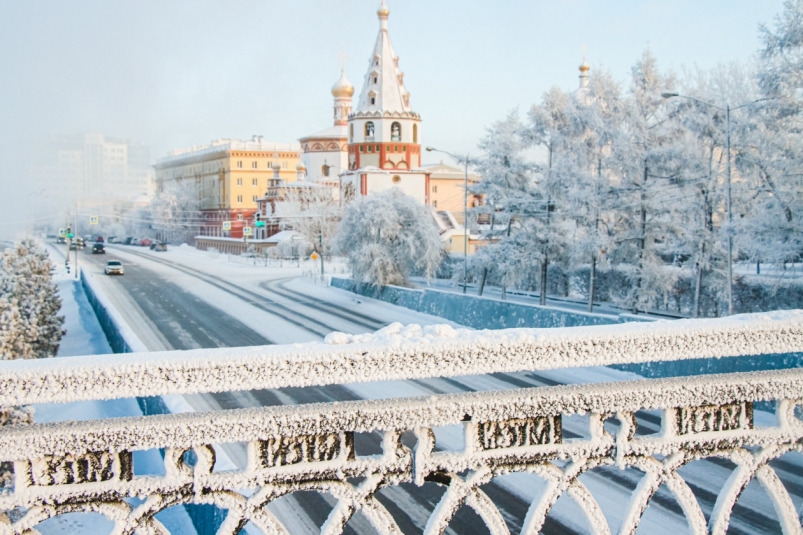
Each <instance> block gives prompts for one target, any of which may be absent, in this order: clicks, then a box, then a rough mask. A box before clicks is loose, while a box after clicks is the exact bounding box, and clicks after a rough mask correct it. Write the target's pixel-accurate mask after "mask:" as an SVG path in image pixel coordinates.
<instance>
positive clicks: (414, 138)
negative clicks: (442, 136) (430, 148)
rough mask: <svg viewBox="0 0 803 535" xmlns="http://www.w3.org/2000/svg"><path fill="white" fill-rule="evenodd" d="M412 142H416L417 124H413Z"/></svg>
mask: <svg viewBox="0 0 803 535" xmlns="http://www.w3.org/2000/svg"><path fill="white" fill-rule="evenodd" d="M413 143H418V125H417V124H414V125H413Z"/></svg>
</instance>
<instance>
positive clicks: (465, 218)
mask: <svg viewBox="0 0 803 535" xmlns="http://www.w3.org/2000/svg"><path fill="white" fill-rule="evenodd" d="M426 151H427V152H442V153H443V154H446V155H448V156H451V157H452V158H454V159H455V160H457V161H458V162H459V161H460V157H458V156H455V155H454V154H452V153H451V152H446V151H445V150H439V149H436V148H434V147H426ZM470 159H471V156H469V155H468V154H466V155H465V161H466V173H465V175H464V177H463V293H466V286H467V285H468V162H469V160H470ZM427 195H429V192H427Z"/></svg>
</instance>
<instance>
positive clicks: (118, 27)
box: [0, 0, 782, 199]
mask: <svg viewBox="0 0 803 535" xmlns="http://www.w3.org/2000/svg"><path fill="white" fill-rule="evenodd" d="M378 4H379V0H225V1H224V0H137V1H123V0H71V1H64V0H26V1H22V0H6V1H3V2H0V21H2V23H3V31H2V32H0V150H2V152H0V156H2V157H3V161H4V162H5V165H4V167H5V168H4V169H0V181H2V185H3V189H4V190H5V191H8V190H9V189H19V188H20V187H21V186H20V184H19V180H20V176H22V175H21V172H22V167H21V166H22V165H23V164H24V162H23V161H21V160H20V159H19V158H16V157H15V155H18V154H21V153H22V152H21V147H22V146H23V145H24V144H26V143H27V141H28V140H29V139H30V138H31V136H34V135H37V134H51V133H82V132H98V133H104V134H107V135H114V136H121V137H129V138H133V139H135V140H139V141H143V142H145V143H147V144H148V145H150V146H151V148H152V155H153V157H154V158H156V157H161V156H163V155H164V153H165V152H166V151H168V150H170V149H172V148H176V147H184V146H189V145H193V144H203V143H208V142H209V141H210V140H211V139H213V138H220V137H239V138H245V137H250V136H251V135H253V134H261V135H264V136H265V138H266V139H267V140H271V141H282V142H290V141H295V140H296V139H298V138H299V137H301V136H303V135H305V134H309V133H312V132H315V131H317V130H320V129H322V128H325V127H327V126H329V125H330V123H331V118H330V117H331V102H332V99H331V96H330V93H329V89H330V87H331V85H332V83H333V82H334V81H335V80H336V79H337V78H338V75H339V69H340V67H339V62H340V60H339V58H338V56H339V55H340V54H341V52H344V53H345V54H347V55H348V62H347V65H346V73H347V76H348V77H349V79H350V80H351V81H352V83H353V84H354V85H355V87H356V89H357V94H359V91H360V89H361V86H362V78H363V74H364V70H365V68H366V65H367V62H368V57H369V54H370V52H371V49H372V46H373V44H374V40H375V37H376V33H377V29H378V22H377V17H376V9H377V6H378ZM388 7H389V8H390V11H391V15H390V21H389V28H390V35H391V39H392V41H393V45H394V47H395V49H396V53H397V54H398V55H399V56H400V67H401V68H402V70H403V71H404V72H405V82H406V85H407V87H408V89H409V90H410V92H411V94H412V97H411V102H412V105H413V109H414V110H415V111H417V112H418V113H420V114H421V116H422V118H423V120H424V123H423V136H422V137H423V142H424V143H425V144H427V145H434V146H436V147H439V148H443V149H445V150H450V151H453V152H466V151H472V150H476V149H475V147H476V144H477V141H478V140H479V138H480V137H481V136H482V135H483V131H484V129H485V128H486V127H487V126H488V125H489V124H490V123H491V122H493V121H495V120H497V119H500V118H501V117H502V116H503V115H504V114H505V113H506V112H507V111H508V110H510V109H512V108H514V107H519V109H520V110H521V111H522V112H523V111H524V110H526V109H527V108H528V107H529V106H530V105H531V104H532V103H533V102H535V101H537V100H538V99H539V98H540V95H541V94H542V93H543V92H544V91H545V90H547V89H548V88H549V87H550V86H552V85H558V86H560V87H563V88H566V89H572V88H574V87H576V85H577V74H578V72H577V66H578V65H579V64H580V62H581V60H582V48H583V46H584V45H586V46H587V47H588V61H589V63H590V64H591V65H592V67H597V66H600V65H602V66H604V67H605V68H607V69H609V70H610V71H611V72H612V73H613V74H614V76H616V77H617V78H618V79H620V80H622V81H624V80H625V78H626V77H627V75H628V72H629V68H630V66H631V65H632V64H633V62H634V61H635V60H636V59H637V58H638V57H639V55H640V54H641V53H642V52H643V51H644V49H645V48H646V47H647V46H649V47H650V49H651V50H652V52H653V53H654V54H655V55H656V57H657V58H658V61H659V64H660V66H661V67H664V68H673V69H677V70H679V69H680V68H681V67H682V66H684V65H686V66H694V65H698V66H700V67H704V68H706V67H711V66H713V65H715V64H717V63H718V62H730V61H737V60H738V61H745V60H748V59H749V58H750V57H751V56H752V55H753V54H754V53H755V51H756V50H757V47H758V40H757V26H758V24H759V23H770V22H772V20H773V18H774V16H775V14H776V13H778V12H779V11H780V10H781V7H782V0H705V1H700V0H642V1H636V0H609V1H604V2H603V1H592V0H562V1H556V0H530V1H524V0H497V1H488V0H435V1H433V0H388ZM355 97H356V96H355ZM429 158H430V160H429V161H430V162H431V161H436V160H438V159H440V158H439V157H435V156H431V155H430V156H429ZM23 187H24V186H23ZM7 198H8V197H7V196H6V199H7Z"/></svg>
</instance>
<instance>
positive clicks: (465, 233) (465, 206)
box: [463, 155, 469, 293]
mask: <svg viewBox="0 0 803 535" xmlns="http://www.w3.org/2000/svg"><path fill="white" fill-rule="evenodd" d="M468 159H469V156H468V155H466V174H465V176H464V177H463V293H466V286H467V285H468Z"/></svg>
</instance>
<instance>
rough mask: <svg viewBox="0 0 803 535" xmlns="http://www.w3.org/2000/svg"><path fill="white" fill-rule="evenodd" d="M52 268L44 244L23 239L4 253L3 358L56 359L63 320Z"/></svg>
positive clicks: (0, 280)
mask: <svg viewBox="0 0 803 535" xmlns="http://www.w3.org/2000/svg"><path fill="white" fill-rule="evenodd" d="M52 269H53V265H52V264H51V262H50V259H49V258H48V255H47V251H45V249H44V248H43V247H42V245H41V244H39V243H37V242H35V241H33V240H31V239H24V240H22V241H21V242H19V243H17V244H16V245H15V246H14V247H13V248H8V249H6V250H5V251H4V253H3V256H2V262H1V263H0V314H2V318H3V322H2V325H0V349H1V350H2V353H0V358H1V359H3V360H11V359H18V358H22V359H33V358H48V357H53V356H55V355H56V353H57V352H58V348H59V343H60V341H61V337H62V336H63V335H64V333H65V331H64V329H63V328H62V325H63V324H64V317H63V316H59V315H58V312H59V309H60V308H61V299H60V298H59V296H58V289H57V287H56V285H55V284H54V283H53V280H52V276H51V272H52Z"/></svg>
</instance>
